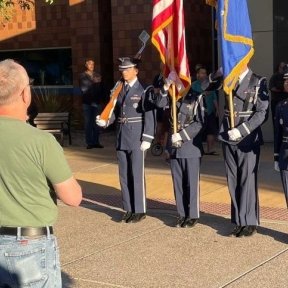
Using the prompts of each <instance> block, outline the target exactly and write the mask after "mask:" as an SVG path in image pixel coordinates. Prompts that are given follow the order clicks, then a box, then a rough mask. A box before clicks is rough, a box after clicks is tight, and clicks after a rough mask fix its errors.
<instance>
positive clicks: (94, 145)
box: [86, 143, 104, 149]
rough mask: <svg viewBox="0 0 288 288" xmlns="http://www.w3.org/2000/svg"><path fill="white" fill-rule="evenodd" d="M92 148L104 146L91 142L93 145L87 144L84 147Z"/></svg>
mask: <svg viewBox="0 0 288 288" xmlns="http://www.w3.org/2000/svg"><path fill="white" fill-rule="evenodd" d="M93 148H104V146H103V145H101V144H100V143H98V144H93V145H87V147H86V149H93Z"/></svg>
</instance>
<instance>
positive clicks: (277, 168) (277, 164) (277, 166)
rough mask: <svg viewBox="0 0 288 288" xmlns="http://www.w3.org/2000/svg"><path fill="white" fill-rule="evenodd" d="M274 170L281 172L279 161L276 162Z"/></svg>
mask: <svg viewBox="0 0 288 288" xmlns="http://www.w3.org/2000/svg"><path fill="white" fill-rule="evenodd" d="M274 170H275V171H277V172H279V171H280V168H279V162H278V161H274Z"/></svg>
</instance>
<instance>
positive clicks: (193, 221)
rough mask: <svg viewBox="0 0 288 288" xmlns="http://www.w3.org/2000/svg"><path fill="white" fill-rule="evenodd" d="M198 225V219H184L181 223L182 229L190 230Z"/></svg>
mask: <svg viewBox="0 0 288 288" xmlns="http://www.w3.org/2000/svg"><path fill="white" fill-rule="evenodd" d="M197 223H198V219H192V218H186V219H185V221H184V222H183V223H182V225H181V227H183V228H192V227H194V226H195V225H196V224H197Z"/></svg>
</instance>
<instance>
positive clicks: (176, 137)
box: [171, 133, 182, 144]
mask: <svg viewBox="0 0 288 288" xmlns="http://www.w3.org/2000/svg"><path fill="white" fill-rule="evenodd" d="M171 141H172V144H174V143H177V142H179V141H182V137H181V135H180V134H179V133H174V134H172V136H171Z"/></svg>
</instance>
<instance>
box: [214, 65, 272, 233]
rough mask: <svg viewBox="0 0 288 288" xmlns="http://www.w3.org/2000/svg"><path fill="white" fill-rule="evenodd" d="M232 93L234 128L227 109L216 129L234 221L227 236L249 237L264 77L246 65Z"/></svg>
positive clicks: (265, 101) (254, 214)
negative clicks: (217, 130)
mask: <svg viewBox="0 0 288 288" xmlns="http://www.w3.org/2000/svg"><path fill="white" fill-rule="evenodd" d="M214 88H215V87H214ZM232 93H233V108H234V119H235V127H234V128H231V126H230V119H231V118H230V111H229V110H227V109H226V110H225V113H224V117H223V120H222V124H221V126H220V132H219V140H221V141H222V148H223V155H224V162H225V168H226V176H227V182H228V188H229V193H230V196H231V222H232V223H234V224H236V226H235V227H234V229H233V231H232V233H231V234H230V236H232V237H242V236H252V235H254V234H255V233H256V232H257V226H258V225H259V199H258V184H257V173H258V164H259V156H260V146H261V145H263V136H262V131H261V127H260V126H261V125H262V124H263V123H264V122H265V121H266V120H267V117H268V107H269V95H268V90H267V83H266V79H265V78H263V77H260V76H257V75H256V74H254V73H253V72H252V71H251V70H250V69H249V68H248V67H247V66H246V67H245V68H244V69H243V70H242V73H241V74H240V76H239V84H238V85H236V86H235V88H234V90H233V91H232ZM225 99H226V100H227V98H225ZM227 107H229V105H228V103H226V105H225V108H227Z"/></svg>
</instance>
